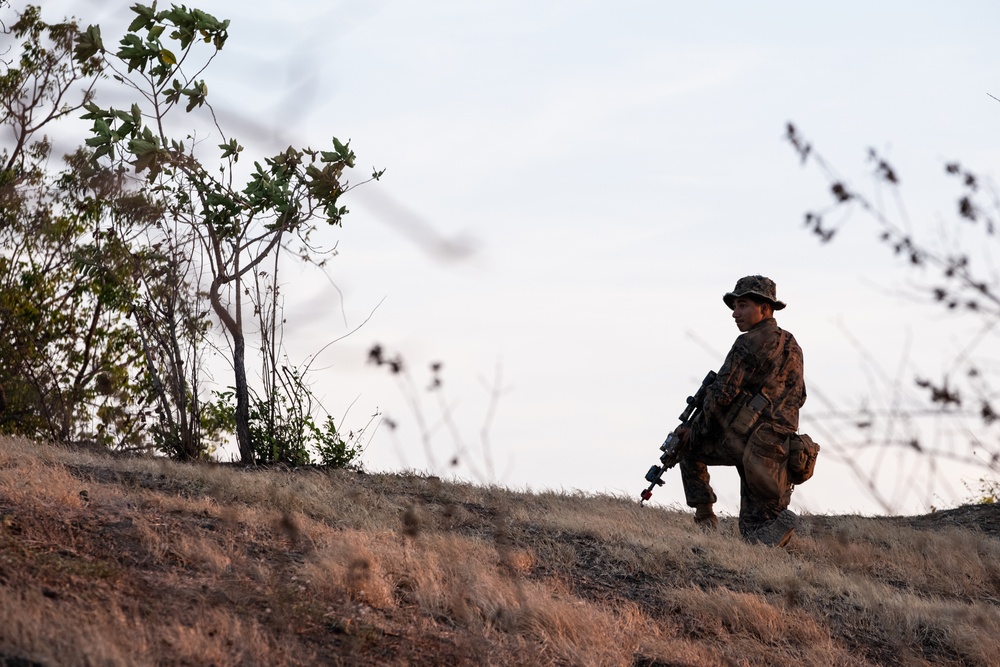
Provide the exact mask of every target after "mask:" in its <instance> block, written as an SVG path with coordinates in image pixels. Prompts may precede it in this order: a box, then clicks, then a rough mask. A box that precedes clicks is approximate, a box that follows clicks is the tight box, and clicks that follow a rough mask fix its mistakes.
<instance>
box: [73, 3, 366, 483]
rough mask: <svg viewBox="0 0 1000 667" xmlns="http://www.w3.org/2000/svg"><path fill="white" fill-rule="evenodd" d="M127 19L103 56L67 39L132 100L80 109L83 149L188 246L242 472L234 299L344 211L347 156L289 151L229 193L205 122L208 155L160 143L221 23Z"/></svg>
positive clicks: (238, 321)
mask: <svg viewBox="0 0 1000 667" xmlns="http://www.w3.org/2000/svg"><path fill="white" fill-rule="evenodd" d="M132 11H133V13H134V14H135V19H134V20H133V21H132V23H131V24H130V26H129V28H128V32H127V33H126V34H125V36H124V37H122V39H121V40H120V41H119V44H118V48H117V50H114V51H111V50H109V49H106V48H105V45H104V41H103V38H102V36H101V32H100V29H99V28H98V27H96V26H91V27H89V28H88V29H87V30H86V31H85V32H84V33H83V34H82V35H81V37H80V38H79V40H78V43H77V46H76V50H75V57H76V62H77V63H87V62H91V61H92V60H93V59H95V58H96V59H98V60H99V61H100V62H101V63H103V65H104V67H106V68H107V70H108V71H109V72H111V73H112V75H113V77H114V78H115V79H116V80H118V81H120V82H121V83H122V84H124V86H125V87H126V88H127V89H128V90H129V91H131V92H132V93H133V95H134V97H135V102H134V103H133V104H131V106H130V107H129V108H128V109H116V108H112V107H101V106H99V105H97V104H95V103H93V102H91V101H88V103H87V104H86V105H85V109H86V114H85V115H84V118H85V119H87V120H90V121H91V122H92V129H91V137H90V138H89V139H88V140H87V145H88V146H89V147H91V148H92V149H93V150H94V158H95V159H96V160H98V161H100V163H101V164H105V165H108V166H110V167H111V168H112V169H113V170H115V171H116V172H119V173H124V172H126V171H133V172H134V174H135V177H134V178H142V179H145V182H146V184H147V186H146V187H147V188H148V189H149V190H150V191H153V192H156V193H157V194H158V195H159V196H160V197H162V201H163V202H164V205H165V206H166V209H167V214H166V217H167V219H169V220H171V221H172V222H173V224H174V225H176V226H177V228H178V229H183V230H184V231H185V232H186V233H187V234H190V237H191V238H193V239H196V241H197V244H198V245H199V247H200V253H198V257H199V260H200V262H201V264H200V266H199V267H198V268H199V269H200V270H204V271H205V272H206V274H207V278H206V282H207V283H208V286H207V295H206V297H207V300H208V302H209V305H210V307H211V309H212V311H213V312H214V313H215V315H216V317H218V319H219V321H220V322H221V324H222V329H223V332H224V333H225V335H226V336H227V337H228V340H229V342H230V344H231V350H232V355H231V356H232V365H233V370H234V399H235V409H234V415H233V417H234V427H235V431H236V436H237V442H238V444H239V450H240V457H241V459H242V461H243V462H244V463H251V462H254V461H255V460H256V459H257V456H256V455H255V451H256V447H255V444H254V438H255V433H254V431H253V429H252V423H253V420H254V415H253V414H252V410H253V406H254V403H253V401H252V398H251V390H250V385H249V382H248V379H247V370H246V366H247V363H246V347H247V336H248V326H249V323H248V322H247V321H245V317H244V301H243V298H244V294H245V293H246V291H247V289H248V287H249V281H250V278H251V276H252V275H253V272H254V271H257V270H258V269H259V267H260V266H261V265H262V263H263V262H264V261H265V260H267V259H268V258H272V259H273V258H274V257H275V255H276V254H277V253H279V252H280V251H281V250H282V249H287V248H289V247H290V244H291V243H292V242H294V241H299V242H301V246H302V248H304V250H302V251H301V253H300V254H301V255H303V256H305V257H307V258H308V256H309V254H310V251H311V246H310V245H309V234H310V232H311V231H312V230H313V229H315V226H316V224H317V223H319V222H326V223H327V224H330V225H340V224H341V221H342V218H343V216H344V215H345V214H346V213H347V208H346V207H344V206H343V205H341V204H340V196H341V195H342V194H343V193H344V192H345V191H346V190H347V188H348V184H347V181H346V180H345V178H344V176H343V172H344V169H345V168H349V167H353V166H354V161H355V156H354V153H353V151H351V150H350V148H349V146H348V144H346V143H342V142H340V141H339V140H337V139H336V138H334V139H333V140H332V147H331V150H313V149H311V148H292V147H289V148H288V149H286V150H285V151H282V152H280V153H278V154H277V155H274V156H271V157H267V158H264V159H263V160H261V161H258V162H255V163H254V168H253V170H252V172H251V174H250V177H249V180H248V181H247V182H246V183H245V184H244V185H243V186H239V185H237V184H236V183H237V181H238V178H237V170H236V163H237V161H238V160H239V157H240V155H241V153H242V151H243V150H244V149H243V147H242V146H241V145H240V144H239V143H238V142H237V140H236V139H234V138H231V137H228V136H227V135H226V133H225V132H224V131H223V130H222V128H221V127H219V126H218V124H216V123H215V120H214V114H212V120H211V123H212V125H213V127H214V129H215V131H216V132H218V135H219V137H220V143H219V144H217V147H218V152H217V153H216V154H215V155H214V156H209V155H204V154H203V153H204V152H205V151H203V150H201V149H200V148H199V146H198V145H197V144H196V143H195V142H193V141H190V140H189V141H188V142H185V141H184V140H181V139H178V138H176V137H175V136H172V135H171V134H170V133H168V127H169V125H170V122H171V120H172V119H173V118H174V116H175V115H176V113H178V107H180V108H182V109H183V110H184V111H185V112H194V111H196V110H199V109H201V108H202V107H206V108H208V109H209V110H210V108H211V107H210V105H209V104H208V102H207V94H208V86H207V84H206V83H205V81H204V80H203V79H201V78H200V77H201V75H202V73H203V71H204V69H205V67H207V65H208V63H210V62H211V60H212V59H213V58H214V57H215V56H216V54H217V53H218V52H219V51H220V50H221V49H222V48H223V46H224V45H225V43H226V40H227V38H228V27H229V22H228V21H221V20H219V19H216V18H215V17H213V16H211V15H209V14H207V13H205V12H203V11H201V10H198V9H188V8H186V7H183V6H180V7H179V6H176V5H174V6H171V8H170V9H168V10H164V11H157V8H156V4H155V3H154V4H153V5H152V6H149V7H147V6H144V5H139V4H137V5H135V6H133V7H132ZM378 176H380V172H376V173H374V174H373V175H372V177H373V178H378ZM272 389H273V383H272ZM275 400H276V397H275V395H274V394H273V393H272V394H271V395H269V396H266V397H265V401H267V402H268V403H271V404H273V403H274V402H275ZM257 437H258V438H259V437H261V436H260V434H259V433H258V434H257Z"/></svg>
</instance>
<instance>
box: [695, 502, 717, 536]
mask: <svg viewBox="0 0 1000 667" xmlns="http://www.w3.org/2000/svg"><path fill="white" fill-rule="evenodd" d="M694 523H695V525H696V526H698V527H699V528H701V529H702V530H704V531H705V532H711V531H714V530H718V529H719V517H717V516H715V512H714V511H712V505H711V503H709V504H708V505H698V506H697V507H695V508H694Z"/></svg>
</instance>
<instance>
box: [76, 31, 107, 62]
mask: <svg viewBox="0 0 1000 667" xmlns="http://www.w3.org/2000/svg"><path fill="white" fill-rule="evenodd" d="M98 53H104V40H102V39H101V27H100V26H96V25H92V26H90V27H88V28H87V30H86V32H82V33H80V35H79V36H78V37H77V39H76V48H74V49H73V54H74V57H75V58H76V61H77V62H80V63H83V62H86V61H87V60H90V59H91V58H92V57H94V56H95V55H97V54H98Z"/></svg>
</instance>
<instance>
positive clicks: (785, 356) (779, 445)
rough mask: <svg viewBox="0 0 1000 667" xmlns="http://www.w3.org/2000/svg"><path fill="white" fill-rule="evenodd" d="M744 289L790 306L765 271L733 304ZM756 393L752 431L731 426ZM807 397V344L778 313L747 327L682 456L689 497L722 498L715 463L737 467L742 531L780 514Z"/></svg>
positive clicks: (695, 502) (729, 297)
mask: <svg viewBox="0 0 1000 667" xmlns="http://www.w3.org/2000/svg"><path fill="white" fill-rule="evenodd" d="M740 296H753V297H763V298H764V299H765V300H767V301H769V302H771V304H772V306H773V308H774V309H775V310H780V309H781V308H784V307H785V304H784V303H782V302H781V301H778V300H777V299H775V298H774V296H775V287H774V283H773V282H772V281H770V280H769V279H767V278H764V277H762V276H748V277H747V278H742V279H740V281H739V282H737V284H736V289H735V290H734V291H733V292H730V293H728V294H726V296H725V297H724V299H725V302H726V304H727V305H729V307H730V308H732V307H733V305H732V304H733V302H734V301H735V299H736V298H738V297H740ZM757 392H760V393H762V394H763V395H764V396H765V397H766V398H767V399H768V404H767V405H766V406H765V407H764V409H763V410H762V411H761V413H760V416H759V418H758V419H757V422H756V423H755V425H754V427H753V429H752V430H751V431H750V432H749V434H747V435H740V434H739V433H738V432H736V431H734V430H733V428H732V421H733V418H734V417H735V415H736V413H738V412H739V410H740V408H741V407H742V406H743V405H744V404H745V403H746V402H747V401H748V400H749V399H750V398H751V397H752V396H754V395H755V394H756V393H757ZM805 400H806V388H805V383H804V382H803V379H802V349H801V348H800V347H799V344H798V343H797V342H796V341H795V337H794V336H792V334H790V333H788V332H787V331H782V330H781V329H780V328H779V327H778V323H777V322H776V321H775V320H774V318H773V317H771V318H767V319H764V320H762V321H761V322H759V323H757V324H756V325H755V326H753V327H752V328H751V329H750V330H749V331H746V332H745V333H743V334H741V335H740V336H739V337H738V338H737V339H736V342H735V343H733V347H732V349H731V350H729V354H728V355H726V360H725V362H724V363H723V364H722V368H720V369H719V372H718V377H717V378H716V380H715V382H714V383H713V384H712V385H710V386H709V387H708V388H707V390H706V394H705V403H704V407H703V409H702V411H701V412H700V413H699V414H698V416H697V418H696V419H695V421H694V424H693V425H692V429H691V443H690V447H689V448H688V450H687V453H686V454H685V456H684V458H682V459H681V461H680V470H681V480H682V481H683V484H684V494H685V496H686V499H687V504H688V505H690V506H691V507H698V506H705V505H711V504H713V503H715V502H716V496H715V492H714V491H713V490H712V487H711V485H710V484H709V474H708V466H709V465H728V466H735V467H736V469H737V471H739V474H740V500H741V503H740V520H739V523H740V533H741V534H742V535H743V537H744V538H745V539H752V538H753V535H754V533H756V532H758V531H760V530H761V529H762V528H763V527H764V526H766V525H767V524H768V523H769V522H772V521H774V520H775V519H776V518H777V517H778V515H779V514H781V513H782V511H783V510H785V508H787V507H788V503H789V500H790V498H791V493H792V485H791V484H790V483H789V482H788V474H787V470H786V467H785V466H786V464H785V462H786V460H787V458H788V450H787V441H786V439H787V437H788V436H789V435H791V434H792V433H795V432H796V430H797V429H798V425H799V408H801V407H802V404H803V403H805ZM788 514H790V513H788ZM792 516H794V515H792Z"/></svg>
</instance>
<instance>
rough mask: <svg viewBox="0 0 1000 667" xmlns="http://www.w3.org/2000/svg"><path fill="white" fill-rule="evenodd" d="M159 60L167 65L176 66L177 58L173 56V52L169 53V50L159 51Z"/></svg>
mask: <svg viewBox="0 0 1000 667" xmlns="http://www.w3.org/2000/svg"><path fill="white" fill-rule="evenodd" d="M160 60H162V61H163V62H165V63H166V64H168V65H176V64H177V56H175V55H174V54H173V51H171V50H170V49H160Z"/></svg>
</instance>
